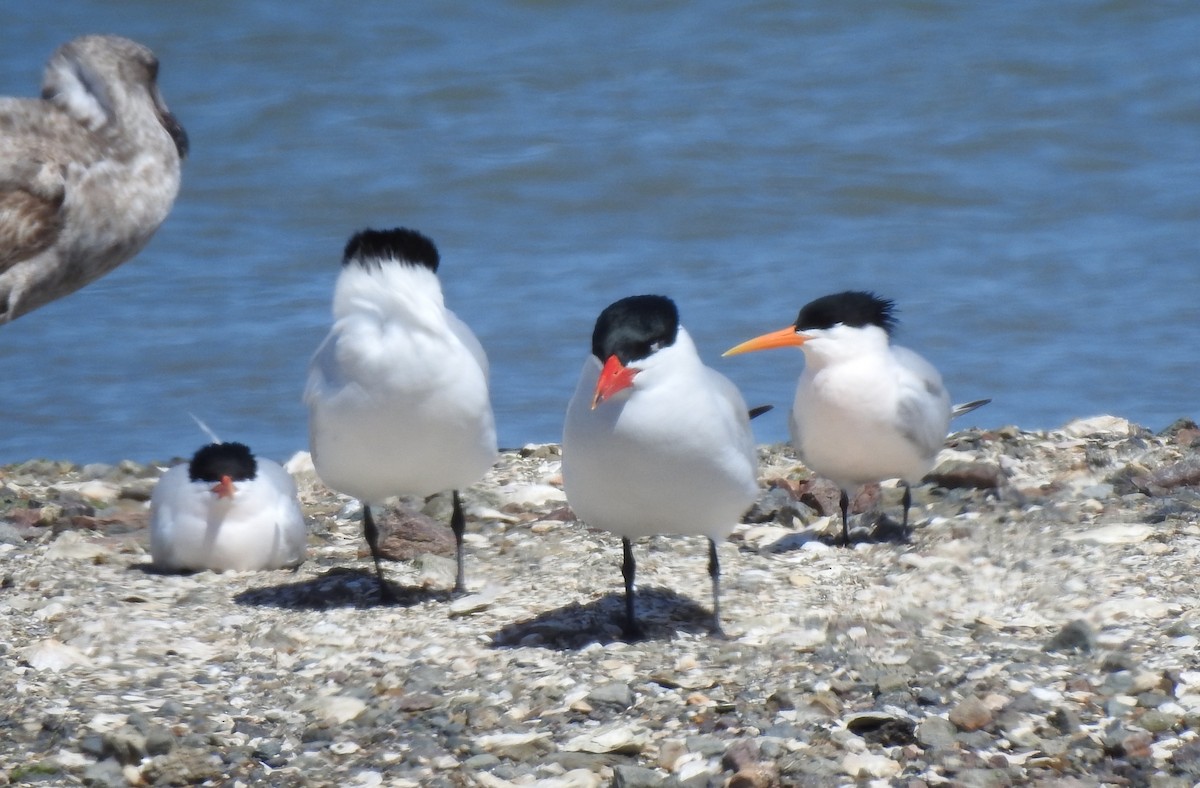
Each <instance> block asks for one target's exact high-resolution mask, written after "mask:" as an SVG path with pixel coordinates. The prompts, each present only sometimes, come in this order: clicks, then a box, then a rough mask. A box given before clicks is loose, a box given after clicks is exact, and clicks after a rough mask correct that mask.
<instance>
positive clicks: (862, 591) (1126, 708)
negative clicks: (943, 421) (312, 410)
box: [0, 416, 1200, 788]
mask: <svg viewBox="0 0 1200 788" xmlns="http://www.w3.org/2000/svg"><path fill="white" fill-rule="evenodd" d="M759 453H760V470H759V480H760V488H761V489H760V496H759V499H758V501H757V503H756V504H755V505H754V506H753V507H752V508H751V509H750V511H748V512H747V514H746V516H745V518H744V521H743V522H742V523H741V524H740V525H739V526H738V527H737V529H736V530H735V532H734V534H733V536H732V537H731V538H730V539H729V540H728V541H727V542H725V543H724V544H722V545H720V546H719V550H720V557H721V566H722V571H723V576H722V594H721V605H722V611H721V612H722V618H723V622H722V623H723V626H724V636H717V635H715V634H714V633H712V632H711V631H710V612H709V611H710V604H711V600H710V586H709V577H708V574H707V571H706V561H707V545H706V544H705V541H704V539H703V538H699V537H697V538H690V537H686V538H685V537H669V536H661V537H653V538H650V539H644V540H640V541H639V542H637V543H636V545H635V550H636V551H637V556H638V611H639V618H640V620H641V623H642V625H643V627H644V629H645V634H646V637H645V639H643V640H640V641H637V642H632V643H627V642H624V641H623V640H622V639H621V615H622V604H623V603H622V596H621V592H622V586H621V575H620V562H621V551H620V540H619V539H618V538H617V537H614V536H612V535H610V534H607V533H604V532H601V531H594V530H590V529H588V528H587V527H586V525H585V524H583V523H580V522H577V521H576V520H575V518H574V516H573V514H572V512H571V510H570V508H569V505H568V503H567V501H566V498H565V496H564V495H563V492H562V485H561V453H560V450H559V447H558V446H557V445H552V444H544V445H543V444H539V445H530V446H525V447H522V448H520V449H518V450H510V451H505V452H503V453H502V455H501V457H500V458H499V460H498V462H497V463H496V465H495V466H494V467H493V469H492V470H491V471H490V472H489V474H488V475H487V477H486V478H485V479H484V480H483V481H482V482H481V483H480V484H478V485H476V486H474V487H472V488H470V489H468V490H465V491H463V496H464V502H465V503H466V504H467V513H468V536H467V586H468V593H467V594H465V595H462V596H458V597H454V596H452V595H451V594H450V593H449V592H448V589H449V588H450V587H451V586H452V584H453V580H454V562H453V539H452V538H451V536H450V533H449V530H448V529H447V528H445V527H444V523H445V522H446V519H447V515H448V513H449V509H450V501H449V496H448V495H440V496H435V497H432V498H430V499H427V500H403V501H398V502H396V504H395V506H393V507H391V508H390V509H389V510H388V511H387V513H386V516H384V517H383V518H381V523H380V524H381V528H382V530H383V531H384V539H383V545H384V549H385V551H386V553H387V554H388V556H389V557H390V558H391V559H393V560H391V561H389V562H387V565H386V570H387V573H388V578H389V581H390V582H391V584H392V585H393V589H394V591H395V595H396V596H397V598H398V599H399V602H398V603H396V604H391V605H383V604H381V603H380V601H379V596H378V585H377V582H376V579H375V576H374V571H373V567H372V566H371V564H370V561H369V558H368V557H367V552H366V545H365V542H364V540H363V538H362V521H361V508H360V507H359V506H358V505H357V503H356V502H354V501H352V500H350V499H348V498H346V497H345V496H342V495H339V494H337V493H333V492H331V491H330V490H328V489H327V488H325V487H324V486H323V485H322V484H321V483H320V481H319V480H318V479H317V478H316V476H315V474H314V473H313V471H312V467H311V462H309V461H308V458H307V455H306V454H303V453H301V454H298V455H296V456H295V457H293V458H292V459H291V461H290V462H289V463H288V469H289V471H291V472H292V473H293V475H294V476H295V478H296V480H297V484H298V486H299V489H300V499H301V502H302V504H303V507H304V511H305V515H306V518H307V522H308V531H309V558H308V560H307V561H306V562H305V563H304V564H303V565H302V566H301V567H300V568H299V569H298V570H296V571H294V572H293V571H277V572H244V573H213V572H201V573H195V574H162V573H158V572H156V571H155V570H154V569H153V568H152V567H151V566H150V560H149V552H148V549H149V546H148V533H147V523H148V510H147V501H148V499H149V495H150V492H151V490H152V489H153V486H154V484H155V482H156V480H157V478H158V476H159V475H161V473H162V472H163V471H164V470H165V469H166V468H167V467H169V466H170V464H171V463H170V462H163V463H151V464H138V463H132V462H121V463H117V464H112V465H106V464H96V465H85V466H79V465H76V464H73V463H71V462H68V461H47V460H34V461H30V462H26V463H22V464H18V465H9V466H5V467H0V665H2V667H0V670H2V673H3V676H4V677H5V678H4V680H3V681H2V682H0V727H2V728H3V730H4V735H3V736H0V785H95V786H127V785H216V786H252V785H280V786H334V785H336V786H362V787H366V786H413V787H414V788H415V787H416V786H485V787H488V788H501V787H503V786H540V787H542V788H551V787H559V786H561V787H563V788H568V787H569V788H575V787H576V786H578V787H579V788H583V787H586V786H624V787H626V788H653V787H655V786H688V787H689V788H706V787H707V786H736V787H737V788H764V787H766V786H827V785H879V786H908V787H910V788H919V787H921V786H941V785H946V786H989V787H990V786H1010V785H1044V786H1064V785H1065V786H1094V785H1118V786H1120V785H1130V786H1157V787H1161V788H1168V787H1171V788H1174V787H1175V786H1179V788H1185V787H1189V786H1195V785H1198V784H1200V428H1197V426H1196V425H1195V424H1194V423H1192V422H1188V421H1180V422H1177V423H1176V424H1174V425H1172V426H1171V427H1170V428H1168V429H1167V430H1165V431H1163V432H1160V433H1154V432H1151V431H1149V430H1147V429H1145V428H1142V427H1140V426H1138V425H1135V424H1131V423H1130V422H1128V421H1126V420H1124V419H1121V418H1118V417H1112V416H1100V417H1095V418H1087V419H1080V420H1078V421H1075V422H1072V423H1070V424H1067V425H1065V426H1064V427H1062V428H1061V429H1057V430H1050V431H1026V430H1022V429H1019V428H1017V427H1004V428H998V429H987V430H983V429H970V430H965V431H962V432H958V433H956V434H954V435H952V436H951V437H950V438H949V440H948V441H947V447H946V449H945V450H944V451H943V453H942V455H941V456H940V457H939V461H938V464H937V466H936V467H935V469H934V471H933V472H932V473H931V474H930V476H929V477H928V478H927V479H926V482H925V483H924V484H922V485H921V486H919V487H915V488H914V489H913V497H914V506H913V511H912V515H911V522H912V524H913V526H914V527H913V528H912V529H911V532H909V533H904V532H902V531H901V530H899V529H898V528H897V527H895V523H894V518H896V517H897V516H898V515H899V501H900V495H901V489H900V488H899V487H897V486H896V485H895V484H891V483H884V484H883V485H877V486H873V487H869V488H867V489H865V490H864V491H863V492H861V493H860V494H859V495H858V497H857V499H856V500H855V501H854V511H855V512H856V514H855V515H854V517H853V520H852V537H854V540H853V542H854V543H853V544H852V545H851V546H850V547H848V548H843V547H838V546H835V544H834V541H835V538H836V537H837V536H838V535H839V534H840V521H839V518H838V516H837V514H836V507H837V495H838V493H837V490H836V488H834V487H833V486H832V485H830V484H829V483H827V482H824V481H822V480H820V479H817V478H814V477H813V476H812V474H811V473H810V472H809V471H808V470H807V469H805V468H804V466H803V465H802V464H801V463H799V462H798V461H797V459H796V458H795V455H794V454H793V452H792V451H791V449H790V448H789V447H787V446H784V445H770V446H762V447H760V449H759ZM881 518H882V519H881Z"/></svg>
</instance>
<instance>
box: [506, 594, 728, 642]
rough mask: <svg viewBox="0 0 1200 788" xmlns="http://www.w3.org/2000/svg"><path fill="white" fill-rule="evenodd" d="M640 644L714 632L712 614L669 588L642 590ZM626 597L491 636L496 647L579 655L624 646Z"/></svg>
mask: <svg viewBox="0 0 1200 788" xmlns="http://www.w3.org/2000/svg"><path fill="white" fill-rule="evenodd" d="M635 599H636V604H637V621H638V626H639V627H640V629H641V637H639V638H638V640H639V641H645V640H670V639H671V638H673V637H674V636H675V635H676V634H678V633H680V632H690V633H699V634H715V633H713V632H712V610H710V609H709V608H706V607H704V606H702V605H699V604H697V603H696V602H694V601H692V600H691V599H688V598H687V597H685V596H682V595H681V594H679V593H677V592H675V591H672V590H671V589H669V588H661V587H653V588H639V589H638V590H637V595H636V598H635ZM624 623H625V595H624V594H623V593H611V594H605V595H604V596H602V597H600V598H599V599H596V600H594V601H592V602H588V603H587V604H580V603H578V602H572V603H571V604H568V605H563V606H562V607H558V608H555V609H553V610H547V611H546V612H545V613H540V614H538V615H536V616H534V617H533V618H527V619H524V620H522V621H515V622H513V623H511V624H507V625H505V626H503V627H501V628H500V629H498V630H497V631H496V632H494V633H493V634H492V643H491V645H492V648H498V649H500V648H522V647H534V648H545V649H550V650H551V651H578V650H580V649H582V648H585V647H587V646H590V645H592V644H593V643H598V644H600V645H606V644H608V643H615V642H622V641H626V640H627V638H626V637H625V632H624Z"/></svg>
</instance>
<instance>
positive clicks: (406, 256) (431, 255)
mask: <svg viewBox="0 0 1200 788" xmlns="http://www.w3.org/2000/svg"><path fill="white" fill-rule="evenodd" d="M388 260H395V261H397V262H400V263H408V264H409V265H416V266H424V267H425V268H428V269H429V270H430V271H433V272H434V273H435V274H436V273H437V270H438V263H439V262H441V258H440V256H439V255H438V250H437V247H436V246H434V243H433V241H431V240H429V239H428V238H426V237H425V236H424V235H421V234H420V233H419V232H417V231H416V230H409V229H408V228H406V227H397V228H395V229H394V230H361V231H359V232H357V233H355V234H354V235H353V236H352V237H351V238H350V240H349V241H347V242H346V250H345V252H343V253H342V265H343V266H346V265H351V264H353V263H357V264H358V265H364V266H365V265H379V264H380V263H381V262H385V261H388Z"/></svg>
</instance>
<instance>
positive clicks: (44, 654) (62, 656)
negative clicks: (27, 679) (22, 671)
mask: <svg viewBox="0 0 1200 788" xmlns="http://www.w3.org/2000/svg"><path fill="white" fill-rule="evenodd" d="M21 658H22V659H24V660H25V661H26V662H27V663H28V664H29V666H30V667H31V668H33V669H34V670H52V671H55V672H58V671H60V670H66V669H67V668H71V667H74V666H75V665H84V666H88V665H91V664H92V660H91V658H90V657H88V656H87V655H86V654H84V653H83V652H82V651H80V650H79V649H77V648H75V647H74V646H68V645H67V644H66V643H63V642H61V641H59V640H56V639H54V638H46V639H45V640H39V641H38V642H36V643H34V644H32V645H30V646H27V647H26V648H25V649H23V650H22V651H21Z"/></svg>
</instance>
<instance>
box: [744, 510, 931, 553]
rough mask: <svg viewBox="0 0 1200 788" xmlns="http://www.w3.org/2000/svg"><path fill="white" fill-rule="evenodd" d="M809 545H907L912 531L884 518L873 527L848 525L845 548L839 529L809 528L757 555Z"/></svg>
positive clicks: (880, 517)
mask: <svg viewBox="0 0 1200 788" xmlns="http://www.w3.org/2000/svg"><path fill="white" fill-rule="evenodd" d="M812 542H819V543H821V544H823V545H827V546H829V547H848V546H849V547H852V546H854V545H857V544H893V545H904V544H911V543H912V527H911V526H909V527H907V528H906V527H905V526H903V525H901V524H900V523H898V522H896V521H895V520H893V519H892V518H890V517H888V516H887V515H886V514H884V515H880V516H879V518H878V519H877V520H876V521H875V522H873V523H868V524H859V525H852V526H851V527H850V544H849V545H847V544H846V543H845V542H843V541H842V532H841V527H840V525H839V527H838V530H836V531H815V530H813V529H811V528H806V529H805V530H802V531H795V532H793V533H790V534H787V535H786V536H783V537H781V538H780V539H777V540H775V541H774V542H771V543H770V544H768V545H766V546H765V547H763V548H762V549H761V552H764V553H790V552H792V551H793V550H800V549H802V548H803V547H804V546H805V545H806V544H809V543H812Z"/></svg>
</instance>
